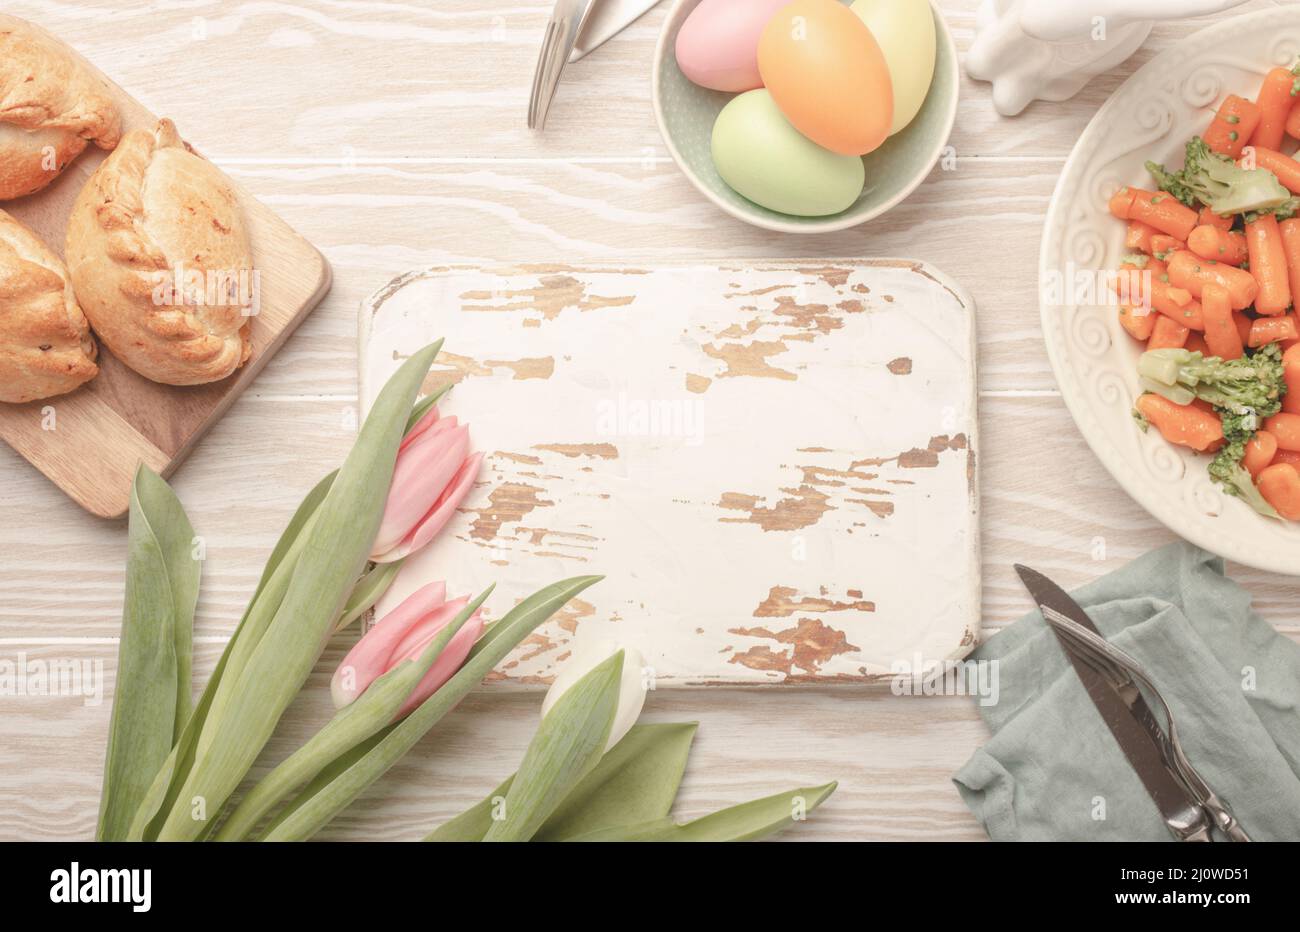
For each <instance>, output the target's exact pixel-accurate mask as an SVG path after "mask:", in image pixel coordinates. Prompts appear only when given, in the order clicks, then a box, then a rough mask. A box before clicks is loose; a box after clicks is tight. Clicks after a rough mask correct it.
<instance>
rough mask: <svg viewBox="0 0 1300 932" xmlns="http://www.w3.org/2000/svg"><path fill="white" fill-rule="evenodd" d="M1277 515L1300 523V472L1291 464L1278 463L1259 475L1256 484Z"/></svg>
mask: <svg viewBox="0 0 1300 932" xmlns="http://www.w3.org/2000/svg"><path fill="white" fill-rule="evenodd" d="M1255 484H1256V485H1258V486H1259V494H1260V495H1262V496H1264V501H1266V502H1268V503H1269V504H1270V505H1272V506H1273V507H1274V508H1275V509H1277V513H1278V514H1280V515H1281V516H1282V517H1284V518H1286V519H1287V520H1288V521H1300V472H1296V468H1295V467H1294V466H1292V465H1291V464H1289V463H1276V464H1274V465H1272V466H1269V467H1268V468H1267V469H1265V470H1263V471H1262V472H1261V473H1260V474H1259V479H1258V480H1257V481H1256V483H1255Z"/></svg>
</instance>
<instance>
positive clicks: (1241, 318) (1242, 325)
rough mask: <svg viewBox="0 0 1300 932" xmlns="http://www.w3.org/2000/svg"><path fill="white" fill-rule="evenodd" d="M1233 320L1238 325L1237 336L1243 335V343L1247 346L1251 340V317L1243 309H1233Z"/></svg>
mask: <svg viewBox="0 0 1300 932" xmlns="http://www.w3.org/2000/svg"><path fill="white" fill-rule="evenodd" d="M1232 322H1233V323H1234V324H1236V325H1237V336H1239V337H1241V345H1242V346H1245V345H1246V343H1247V342H1248V341H1249V340H1250V324H1251V320H1250V318H1249V317H1247V316H1246V315H1245V314H1243V313H1241V311H1233V312H1232Z"/></svg>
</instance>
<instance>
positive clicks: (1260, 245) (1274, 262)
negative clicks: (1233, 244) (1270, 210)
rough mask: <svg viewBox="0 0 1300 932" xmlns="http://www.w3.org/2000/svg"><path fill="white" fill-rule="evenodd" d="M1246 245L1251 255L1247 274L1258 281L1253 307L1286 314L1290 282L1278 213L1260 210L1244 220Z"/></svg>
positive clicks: (1265, 311) (1261, 312)
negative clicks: (1253, 216) (1252, 217)
mask: <svg viewBox="0 0 1300 932" xmlns="http://www.w3.org/2000/svg"><path fill="white" fill-rule="evenodd" d="M1246 249H1247V252H1248V253H1249V255H1250V274H1251V275H1252V276H1254V278H1255V281H1256V282H1258V283H1259V294H1257V295H1256V296H1255V310H1256V312H1258V313H1260V314H1267V315H1269V316H1274V315H1277V314H1285V313H1286V309H1287V308H1289V307H1290V306H1291V285H1290V283H1289V282H1288V281H1287V269H1286V250H1284V249H1283V248H1282V234H1281V233H1280V232H1279V231H1278V228H1277V217H1274V216H1273V215H1272V214H1260V215H1259V216H1258V217H1257V218H1256V219H1254V220H1252V221H1251V222H1250V223H1247V224H1246Z"/></svg>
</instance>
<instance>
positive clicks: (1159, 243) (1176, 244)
mask: <svg viewBox="0 0 1300 932" xmlns="http://www.w3.org/2000/svg"><path fill="white" fill-rule="evenodd" d="M1192 232H1193V233H1195V232H1196V231H1195V229H1193V230H1192ZM1186 248H1187V244H1186V243H1184V242H1183V241H1182V240H1180V239H1176V238H1174V237H1172V236H1170V235H1169V234H1168V233H1156V234H1153V235H1152V237H1151V254H1152V255H1154V256H1157V257H1163V258H1166V259H1167V258H1169V257H1170V256H1171V255H1173V254H1174V253H1176V252H1177V251H1178V250H1180V249H1186ZM1212 258H1216V257H1212Z"/></svg>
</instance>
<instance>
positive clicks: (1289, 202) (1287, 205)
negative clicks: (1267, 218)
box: [1244, 196, 1300, 223]
mask: <svg viewBox="0 0 1300 932" xmlns="http://www.w3.org/2000/svg"><path fill="white" fill-rule="evenodd" d="M1297 213H1300V197H1295V196H1292V197H1288V198H1287V199H1286V200H1285V201H1283V202H1282V203H1281V204H1279V205H1278V206H1277V207H1274V208H1273V209H1272V210H1257V211H1254V212H1252V213H1248V214H1246V215H1245V217H1244V219H1245V220H1246V222H1247V223H1250V222H1252V221H1254V220H1256V219H1258V218H1259V216H1260V215H1261V214H1272V215H1273V216H1274V217H1276V218H1277V219H1278V221H1279V222H1281V221H1283V220H1290V219H1291V218H1292V217H1294V216H1295V215H1296V214H1297Z"/></svg>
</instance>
